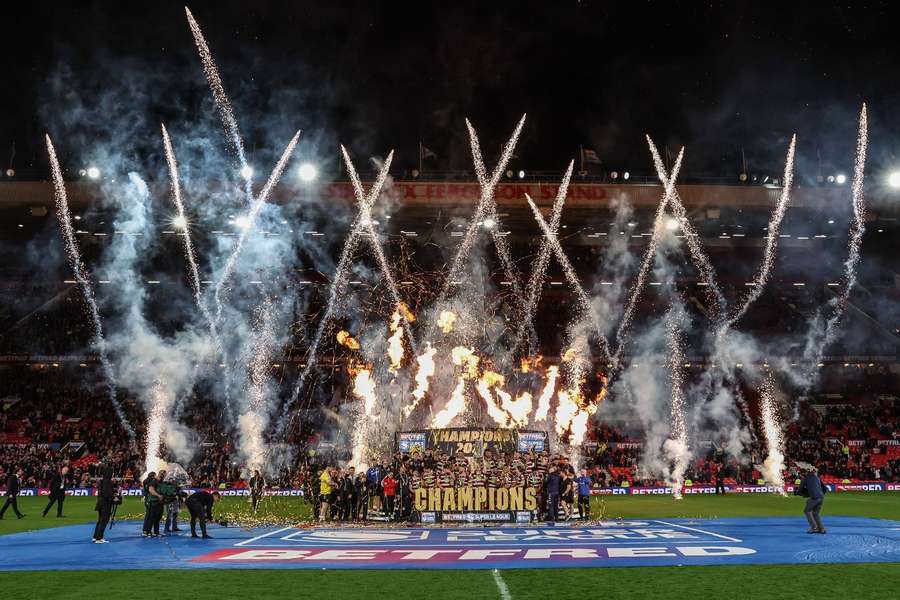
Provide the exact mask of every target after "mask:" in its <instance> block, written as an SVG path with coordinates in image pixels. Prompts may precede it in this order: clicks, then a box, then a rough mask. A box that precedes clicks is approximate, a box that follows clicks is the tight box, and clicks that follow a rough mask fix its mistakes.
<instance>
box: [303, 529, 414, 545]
mask: <svg viewBox="0 0 900 600" xmlns="http://www.w3.org/2000/svg"><path fill="white" fill-rule="evenodd" d="M285 539H290V540H292V541H294V540H299V541H302V542H303V543H305V544H306V543H317V544H322V545H330V544H385V543H391V542H410V541H421V540H425V539H428V532H427V531H405V530H402V529H320V530H316V531H310V532H304V533H302V534H299V535H298V534H295V535H291V536H288V537H287V538H285Z"/></svg>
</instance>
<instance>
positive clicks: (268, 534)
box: [235, 526, 293, 546]
mask: <svg viewBox="0 0 900 600" xmlns="http://www.w3.org/2000/svg"><path fill="white" fill-rule="evenodd" d="M289 529H293V526H288V527H282V528H281V529H278V530H276V531H270V532H268V533H264V534H262V535H258V536H256V537H252V538H250V539H249V540H244V541H243V542H238V543H237V544H235V546H246V545H247V544H249V543H251V542H255V541H256V540H261V539H263V538H264V537H269V536H270V535H275V534H276V533H282V532H284V531H287V530H289Z"/></svg>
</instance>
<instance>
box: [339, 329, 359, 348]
mask: <svg viewBox="0 0 900 600" xmlns="http://www.w3.org/2000/svg"><path fill="white" fill-rule="evenodd" d="M335 337H336V339H337V343H338V344H340V345H341V346H345V347H347V348H349V349H350V350H359V342H357V341H356V338H354V337H353V336H352V335H350V332H349V331H344V330H343V329H342V330H340V331H338V332H337V336H335Z"/></svg>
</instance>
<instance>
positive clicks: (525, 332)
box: [513, 160, 575, 355]
mask: <svg viewBox="0 0 900 600" xmlns="http://www.w3.org/2000/svg"><path fill="white" fill-rule="evenodd" d="M574 167H575V161H574V160H573V161H571V162H570V163H569V168H568V169H566V173H565V175H563V179H562V182H560V184H559V189H558V190H557V192H556V200H554V202H553V213H552V214H551V216H550V231H551V232H552V233H553V235H554V236H556V235H558V232H559V223H560V220H561V219H562V211H563V206H564V205H565V203H566V192H567V191H568V189H569V182H570V181H571V179H572V169H573V168H574ZM552 252H553V248H552V247H551V245H550V241H549V240H548V239H547V238H546V237H545V238H544V239H542V240H541V245H540V247H539V248H538V255H537V258H536V259H535V260H534V267H532V270H531V278H530V279H529V280H528V288H527V290H526V297H525V309H524V311H523V314H522V321H521V324H520V326H519V331H518V334H517V335H516V343H515V346H514V347H513V352H515V351H516V350H518V348H519V346H520V345H521V344H522V343H523V341H524V340H525V337H526V336H528V337H529V338H530V339H529V344H528V346H529V347H528V354H529V355H531V354H534V353H535V352H536V351H537V349H536V344H537V333H536V332H535V330H534V312H535V310H537V305H538V302H539V301H540V299H541V290H542V288H543V286H544V277H545V276H546V274H547V267H548V266H549V264H550V255H551V253H552Z"/></svg>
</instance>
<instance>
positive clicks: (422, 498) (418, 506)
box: [413, 487, 537, 512]
mask: <svg viewBox="0 0 900 600" xmlns="http://www.w3.org/2000/svg"><path fill="white" fill-rule="evenodd" d="M413 508H414V509H415V510H417V511H419V512H426V511H429V512H431V511H433V512H453V511H463V512H466V511H475V512H478V511H483V510H484V511H505V510H536V509H537V490H536V489H535V488H533V487H511V488H484V487H477V488H473V487H464V488H437V487H431V488H418V489H416V490H413Z"/></svg>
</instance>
